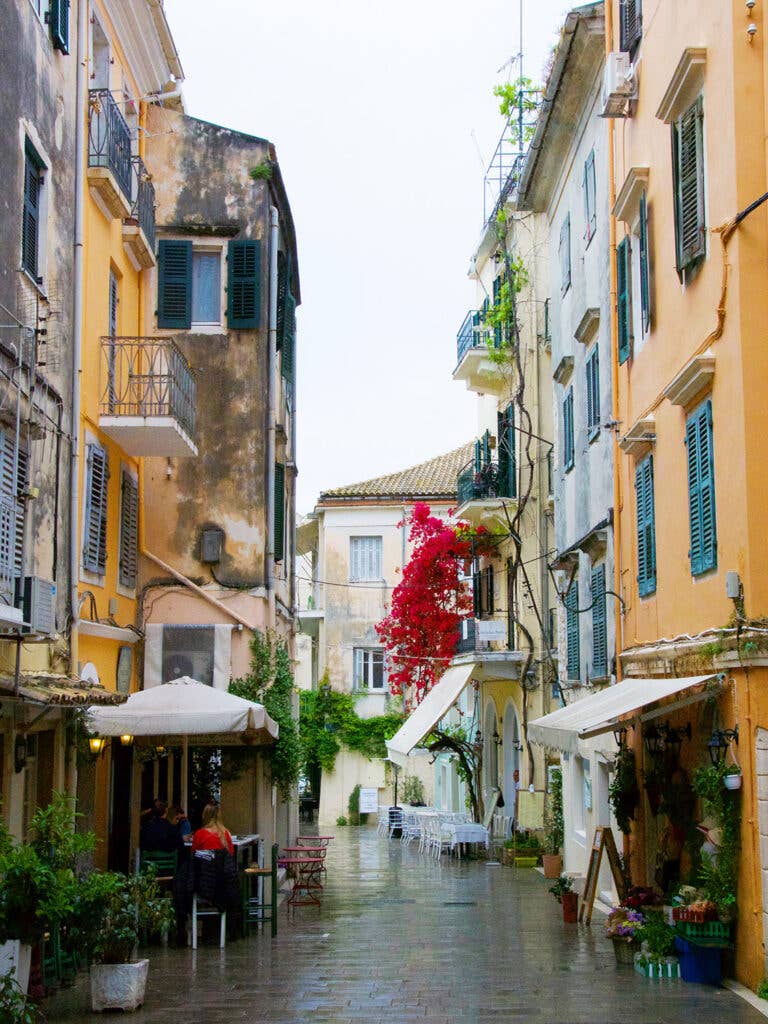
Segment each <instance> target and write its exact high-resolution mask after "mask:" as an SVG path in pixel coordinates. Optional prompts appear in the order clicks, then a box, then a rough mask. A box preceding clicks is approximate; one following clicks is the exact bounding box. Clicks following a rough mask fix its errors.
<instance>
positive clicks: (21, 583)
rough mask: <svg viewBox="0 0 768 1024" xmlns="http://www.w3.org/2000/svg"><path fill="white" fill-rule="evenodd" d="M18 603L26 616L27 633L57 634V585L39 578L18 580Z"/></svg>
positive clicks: (25, 627) (25, 626) (24, 628)
mask: <svg viewBox="0 0 768 1024" xmlns="http://www.w3.org/2000/svg"><path fill="white" fill-rule="evenodd" d="M16 586H17V588H18V591H17V601H16V603H17V604H19V605H20V606H21V609H22V612H23V614H24V626H23V627H22V631H23V632H25V633H41V634H44V635H49V634H51V633H55V632H56V584H55V583H53V582H52V581H51V580H44V579H41V578H40V577H39V576H25V577H24V579H23V580H17V583H16Z"/></svg>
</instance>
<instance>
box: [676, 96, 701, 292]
mask: <svg viewBox="0 0 768 1024" xmlns="http://www.w3.org/2000/svg"><path fill="white" fill-rule="evenodd" d="M672 172H673V179H674V190H675V242H676V253H675V255H676V259H677V270H678V273H680V274H682V273H683V272H684V271H685V270H687V269H689V268H691V267H693V266H694V265H695V264H696V263H697V262H698V261H699V260H701V259H703V258H704V257H705V256H706V253H707V224H706V217H705V212H704V104H703V101H702V98H701V96H699V98H698V99H697V100H696V102H695V103H694V104H693V105H692V106H690V107H689V108H688V109H687V110H686V111H685V113H684V114H682V115H681V116H680V117H679V118H678V119H677V120H676V121H675V122H674V123H673V124H672Z"/></svg>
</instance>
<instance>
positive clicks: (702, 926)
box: [676, 921, 731, 943]
mask: <svg viewBox="0 0 768 1024" xmlns="http://www.w3.org/2000/svg"><path fill="white" fill-rule="evenodd" d="M676 928H677V931H678V933H679V934H680V935H682V937H683V938H684V939H691V940H692V941H694V942H695V941H696V940H697V939H706V940H708V941H710V942H726V943H727V942H730V939H731V926H730V925H729V924H723V923H722V921H704V922H702V923H698V922H693V921H678V922H677V925H676Z"/></svg>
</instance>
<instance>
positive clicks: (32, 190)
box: [21, 143, 43, 283]
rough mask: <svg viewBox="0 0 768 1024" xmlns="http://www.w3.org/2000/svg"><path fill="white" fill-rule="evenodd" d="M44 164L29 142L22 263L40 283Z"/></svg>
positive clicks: (26, 152) (26, 154)
mask: <svg viewBox="0 0 768 1024" xmlns="http://www.w3.org/2000/svg"><path fill="white" fill-rule="evenodd" d="M41 168H42V165H41V163H40V160H39V158H38V156H37V153H35V151H34V150H33V148H32V146H31V145H30V144H29V143H27V144H26V146H25V148H24V207H23V210H22V221H21V265H22V267H23V268H24V269H25V270H26V271H27V273H28V274H30V275H31V276H32V277H33V278H34V280H35V281H37V282H38V283H39V282H40V279H39V278H38V276H37V267H38V256H39V254H38V239H39V228H40V190H41V188H42V184H43V182H42V174H41Z"/></svg>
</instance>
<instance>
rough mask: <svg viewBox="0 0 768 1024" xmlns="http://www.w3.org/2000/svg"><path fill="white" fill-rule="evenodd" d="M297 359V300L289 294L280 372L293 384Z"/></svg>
mask: <svg viewBox="0 0 768 1024" xmlns="http://www.w3.org/2000/svg"><path fill="white" fill-rule="evenodd" d="M295 358H296V300H295V299H294V297H293V295H291V293H290V292H288V296H287V299H286V304H285V330H284V334H283V344H282V351H281V353H280V371H281V373H282V375H283V377H284V378H285V379H286V380H287V381H289V382H290V383H292V382H293V372H294V362H295Z"/></svg>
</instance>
